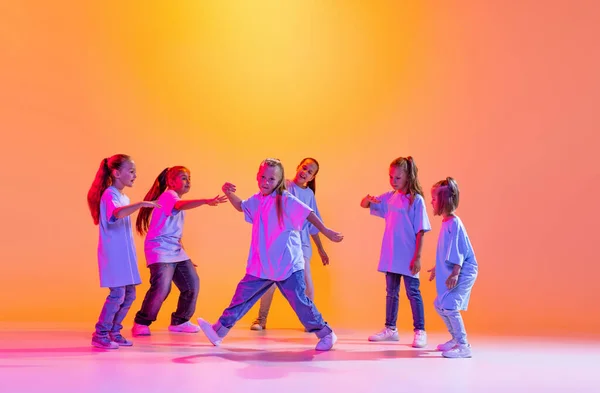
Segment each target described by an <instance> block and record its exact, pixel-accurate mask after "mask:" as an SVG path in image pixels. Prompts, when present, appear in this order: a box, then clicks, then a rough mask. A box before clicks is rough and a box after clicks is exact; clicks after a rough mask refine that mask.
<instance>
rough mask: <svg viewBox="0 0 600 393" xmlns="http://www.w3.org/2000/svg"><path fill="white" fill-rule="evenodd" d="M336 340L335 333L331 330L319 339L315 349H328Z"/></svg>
mask: <svg viewBox="0 0 600 393" xmlns="http://www.w3.org/2000/svg"><path fill="white" fill-rule="evenodd" d="M336 341H337V336H336V335H335V333H334V332H331V333H329V334H328V335H326V336H325V337H323V338H321V339H320V340H319V342H318V343H317V346H316V347H315V349H316V350H317V351H329V350H330V349H331V348H332V347H333V344H335V342H336Z"/></svg>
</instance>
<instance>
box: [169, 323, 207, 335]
mask: <svg viewBox="0 0 600 393" xmlns="http://www.w3.org/2000/svg"><path fill="white" fill-rule="evenodd" d="M169 331H170V332H179V333H198V332H199V331H200V326H198V325H194V324H193V323H191V322H190V321H187V322H184V323H182V324H179V325H171V326H169Z"/></svg>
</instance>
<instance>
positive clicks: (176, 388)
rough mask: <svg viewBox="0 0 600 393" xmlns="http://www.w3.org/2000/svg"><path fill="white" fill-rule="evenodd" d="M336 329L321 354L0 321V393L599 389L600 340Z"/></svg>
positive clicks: (310, 349) (257, 342)
mask: <svg viewBox="0 0 600 393" xmlns="http://www.w3.org/2000/svg"><path fill="white" fill-rule="evenodd" d="M124 333H125V332H124ZM127 333H129V332H127ZM337 333H338V336H339V341H338V343H337V344H336V346H335V347H334V350H332V351H330V352H326V353H319V352H316V351H315V350H314V345H315V344H316V342H317V340H316V338H315V337H314V335H311V334H308V333H304V332H302V331H300V330H298V329H274V330H267V331H265V332H260V333H256V332H251V331H250V330H248V329H247V327H245V326H236V328H235V329H233V330H232V332H231V334H230V335H229V336H228V337H227V339H226V340H225V341H224V342H223V344H222V346H221V347H213V346H212V345H211V344H210V343H209V342H208V341H207V340H206V339H205V338H204V336H203V335H202V333H199V334H192V335H190V334H187V335H186V334H181V333H180V334H174V333H169V332H167V331H166V330H165V329H155V330H154V331H153V335H152V336H151V337H144V338H137V339H135V344H134V346H133V347H130V348H119V349H117V350H99V349H94V348H92V347H91V346H90V331H89V329H87V330H86V329H85V328H84V327H83V326H81V325H68V324H62V325H53V326H51V325H45V326H40V325H38V326H32V325H22V324H19V325H17V324H8V323H3V324H0V392H2V393H19V392H78V393H81V392H91V393H93V392H144V393H151V392H165V393H172V392H173V393H179V392H185V393H192V392H220V393H223V392H240V393H252V392H261V393H267V392H274V391H280V392H282V393H283V392H285V393H288V392H289V393H293V392H303V393H307V392H332V393H337V392H340V393H341V392H378V393H379V392H435V391H440V392H511V393H517V392H600V340H590V339H588V340H584V339H577V338H570V339H569V340H564V339H558V338H541V337H540V338H531V337H527V338H526V337H484V336H477V335H472V336H471V337H470V339H471V344H472V346H473V352H474V356H473V358H471V359H443V358H441V355H440V354H439V353H438V352H435V351H434V350H433V348H434V347H435V344H437V343H439V342H443V341H445V340H446V336H445V335H443V334H441V333H440V334H430V336H429V343H430V345H429V346H428V347H427V348H425V349H420V350H419V349H414V348H411V347H410V346H409V345H408V344H409V343H410V340H411V334H410V333H409V332H404V333H402V334H401V341H400V342H399V343H384V344H373V343H369V342H367V340H366V337H367V336H368V335H369V334H370V333H372V332H368V331H353V330H337Z"/></svg>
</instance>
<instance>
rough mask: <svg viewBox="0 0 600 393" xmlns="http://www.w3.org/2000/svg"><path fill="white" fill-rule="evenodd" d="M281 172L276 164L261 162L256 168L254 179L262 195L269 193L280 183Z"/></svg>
mask: <svg viewBox="0 0 600 393" xmlns="http://www.w3.org/2000/svg"><path fill="white" fill-rule="evenodd" d="M282 178H283V173H282V171H281V169H280V168H279V167H278V166H269V165H266V164H263V165H261V166H260V168H259V169H258V174H257V175H256V180H257V182H258V188H259V189H260V192H261V193H262V194H263V195H270V194H271V193H272V192H273V191H274V190H275V189H276V188H277V186H279V184H281V182H282Z"/></svg>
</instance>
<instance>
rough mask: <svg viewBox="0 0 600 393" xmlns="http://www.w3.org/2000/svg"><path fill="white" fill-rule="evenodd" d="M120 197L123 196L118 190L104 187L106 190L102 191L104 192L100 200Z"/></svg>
mask: <svg viewBox="0 0 600 393" xmlns="http://www.w3.org/2000/svg"><path fill="white" fill-rule="evenodd" d="M121 195H123V194H121V193H120V192H119V190H117V189H116V188H115V187H113V186H110V187H106V190H104V192H102V199H104V198H114V197H120V196H121Z"/></svg>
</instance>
